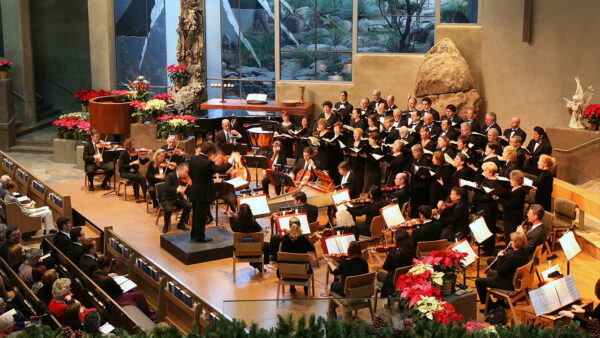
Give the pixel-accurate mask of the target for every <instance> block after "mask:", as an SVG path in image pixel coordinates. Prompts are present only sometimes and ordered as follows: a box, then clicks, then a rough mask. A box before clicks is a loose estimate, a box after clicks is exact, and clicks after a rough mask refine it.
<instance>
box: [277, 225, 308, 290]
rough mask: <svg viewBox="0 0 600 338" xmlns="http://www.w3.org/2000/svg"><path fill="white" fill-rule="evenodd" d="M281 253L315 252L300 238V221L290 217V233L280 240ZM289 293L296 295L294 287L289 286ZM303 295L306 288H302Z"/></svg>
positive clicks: (304, 239) (306, 241) (305, 239)
mask: <svg viewBox="0 0 600 338" xmlns="http://www.w3.org/2000/svg"><path fill="white" fill-rule="evenodd" d="M281 252H291V253H309V252H312V253H314V252H315V247H314V246H313V245H312V244H311V243H310V241H309V240H308V239H307V238H306V237H304V236H302V229H301V228H300V220H299V219H298V218H297V217H292V218H291V219H290V231H289V232H288V233H287V234H285V235H284V236H283V239H282V240H281ZM278 273H279V271H278ZM290 292H291V293H292V294H294V293H296V287H295V286H293V285H290ZM304 294H305V295H308V286H305V287H304Z"/></svg>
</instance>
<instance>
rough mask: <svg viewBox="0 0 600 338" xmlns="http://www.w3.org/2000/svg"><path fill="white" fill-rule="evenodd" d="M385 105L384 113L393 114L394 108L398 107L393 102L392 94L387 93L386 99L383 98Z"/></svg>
mask: <svg viewBox="0 0 600 338" xmlns="http://www.w3.org/2000/svg"><path fill="white" fill-rule="evenodd" d="M385 106H386V110H385V115H386V116H393V115H394V110H396V109H398V106H397V105H396V104H395V103H394V95H388V97H387V99H386V100H385Z"/></svg>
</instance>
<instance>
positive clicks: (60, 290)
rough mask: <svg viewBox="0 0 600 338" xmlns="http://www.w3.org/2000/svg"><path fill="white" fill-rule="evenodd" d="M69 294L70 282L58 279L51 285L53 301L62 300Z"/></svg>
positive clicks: (65, 279) (66, 279)
mask: <svg viewBox="0 0 600 338" xmlns="http://www.w3.org/2000/svg"><path fill="white" fill-rule="evenodd" d="M69 293H71V280H70V279H68V278H59V279H57V280H55V281H54V284H52V297H53V298H54V299H59V300H60V299H64V298H65V297H66V296H67V295H68V294H69Z"/></svg>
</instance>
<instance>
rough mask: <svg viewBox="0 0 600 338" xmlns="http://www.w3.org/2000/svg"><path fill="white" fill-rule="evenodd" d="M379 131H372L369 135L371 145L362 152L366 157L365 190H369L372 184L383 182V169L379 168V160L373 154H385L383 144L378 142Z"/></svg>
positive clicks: (376, 184)
mask: <svg viewBox="0 0 600 338" xmlns="http://www.w3.org/2000/svg"><path fill="white" fill-rule="evenodd" d="M377 140H379V133H376V132H375V133H371V134H370V135H369V145H368V146H367V147H366V149H367V150H366V152H365V153H363V154H361V156H362V157H363V158H364V159H365V171H364V178H365V181H364V186H363V191H365V192H366V191H368V189H369V188H370V187H372V186H376V187H379V186H380V184H381V170H380V169H379V163H380V162H379V160H376V159H375V158H374V157H373V156H372V154H377V155H383V150H381V146H380V145H379V144H378V143H377Z"/></svg>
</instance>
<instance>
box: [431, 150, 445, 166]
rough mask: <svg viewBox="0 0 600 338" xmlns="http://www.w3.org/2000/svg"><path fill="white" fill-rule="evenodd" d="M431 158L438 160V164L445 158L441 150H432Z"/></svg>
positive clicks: (441, 163) (443, 161)
mask: <svg viewBox="0 0 600 338" xmlns="http://www.w3.org/2000/svg"><path fill="white" fill-rule="evenodd" d="M433 159H435V160H436V161H437V162H438V165H443V164H444V163H445V162H446V159H445V158H444V153H443V152H441V151H436V152H434V153H433Z"/></svg>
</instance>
